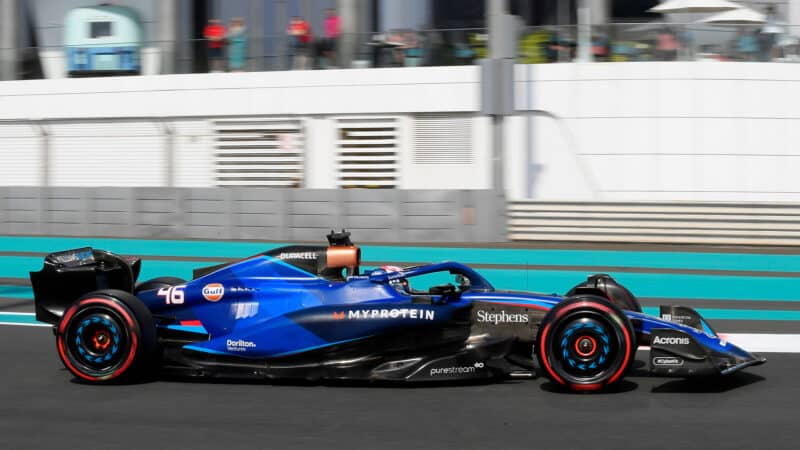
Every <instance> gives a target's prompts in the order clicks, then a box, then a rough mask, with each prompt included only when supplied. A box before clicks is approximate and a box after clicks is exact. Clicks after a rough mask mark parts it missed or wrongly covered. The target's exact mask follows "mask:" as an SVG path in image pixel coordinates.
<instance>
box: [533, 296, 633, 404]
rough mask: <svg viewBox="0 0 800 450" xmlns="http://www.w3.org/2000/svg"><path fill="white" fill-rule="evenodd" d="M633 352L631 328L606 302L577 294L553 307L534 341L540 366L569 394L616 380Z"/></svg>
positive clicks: (622, 374)
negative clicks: (569, 391) (569, 392)
mask: <svg viewBox="0 0 800 450" xmlns="http://www.w3.org/2000/svg"><path fill="white" fill-rule="evenodd" d="M635 351H636V343H635V335H634V331H633V327H632V326H631V324H630V321H629V320H628V318H627V317H626V316H625V314H624V313H623V312H622V311H621V310H620V309H619V308H618V307H617V306H616V305H614V304H612V303H611V302H609V301H608V300H606V299H604V298H601V297H597V296H593V295H581V296H576V297H570V298H567V299H566V300H564V301H563V302H561V303H559V304H557V305H556V306H554V307H553V309H551V310H550V311H549V312H548V313H547V315H546V316H545V317H544V319H543V321H542V324H541V326H540V327H539V333H538V335H537V338H536V354H537V358H538V360H539V366H540V367H541V368H542V369H543V370H544V372H545V374H546V375H547V376H548V378H550V380H552V381H553V382H554V383H556V384H558V385H561V386H564V387H567V388H569V389H571V390H573V391H599V390H601V389H604V388H606V387H609V386H612V385H614V384H616V383H618V382H620V381H621V380H622V378H623V376H624V374H625V372H626V371H627V370H628V368H629V367H630V365H631V362H632V361H633V359H634V355H635Z"/></svg>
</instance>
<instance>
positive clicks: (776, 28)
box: [761, 5, 783, 61]
mask: <svg viewBox="0 0 800 450" xmlns="http://www.w3.org/2000/svg"><path fill="white" fill-rule="evenodd" d="M766 15H767V23H766V24H765V25H764V28H762V29H761V38H762V39H761V42H762V47H761V51H762V58H761V60H762V61H769V60H771V59H774V58H776V57H777V56H778V55H777V54H776V48H775V47H776V46H775V44H776V43H777V42H778V37H779V36H780V35H781V34H783V27H781V26H780V25H778V18H777V16H776V15H775V7H774V6H773V5H769V6H767V10H766Z"/></svg>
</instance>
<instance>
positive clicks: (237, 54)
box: [228, 17, 247, 72]
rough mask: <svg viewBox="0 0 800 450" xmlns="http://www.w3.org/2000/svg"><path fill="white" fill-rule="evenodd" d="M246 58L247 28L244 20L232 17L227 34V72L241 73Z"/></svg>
mask: <svg viewBox="0 0 800 450" xmlns="http://www.w3.org/2000/svg"><path fill="white" fill-rule="evenodd" d="M246 57H247V28H246V27H245V25H244V19H243V18H241V17H234V18H233V19H232V20H231V28H230V31H229V32H228V70H230V71H231V72H241V71H242V70H244V62H245V59H246Z"/></svg>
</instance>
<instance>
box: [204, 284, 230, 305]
mask: <svg viewBox="0 0 800 450" xmlns="http://www.w3.org/2000/svg"><path fill="white" fill-rule="evenodd" d="M223 295H225V286H223V285H222V284H220V283H211V284H207V285H205V286H203V298H205V299H206V300H208V301H210V302H218V301H220V300H221V299H222V296H223Z"/></svg>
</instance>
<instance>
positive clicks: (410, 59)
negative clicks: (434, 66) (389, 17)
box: [404, 31, 472, 67]
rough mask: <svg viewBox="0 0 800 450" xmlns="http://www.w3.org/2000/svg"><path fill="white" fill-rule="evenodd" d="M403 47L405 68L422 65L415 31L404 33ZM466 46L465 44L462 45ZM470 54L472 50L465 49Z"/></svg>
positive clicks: (418, 40)
mask: <svg viewBox="0 0 800 450" xmlns="http://www.w3.org/2000/svg"><path fill="white" fill-rule="evenodd" d="M405 43H406V45H405V55H404V56H405V59H404V63H405V66H406V67H416V66H419V65H421V64H422V48H421V47H420V38H419V35H418V34H417V33H416V32H415V31H409V32H407V33H406V42H405ZM464 45H465V46H466V44H464ZM466 48H467V49H468V50H469V51H470V52H471V51H472V49H470V48H469V47H466Z"/></svg>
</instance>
